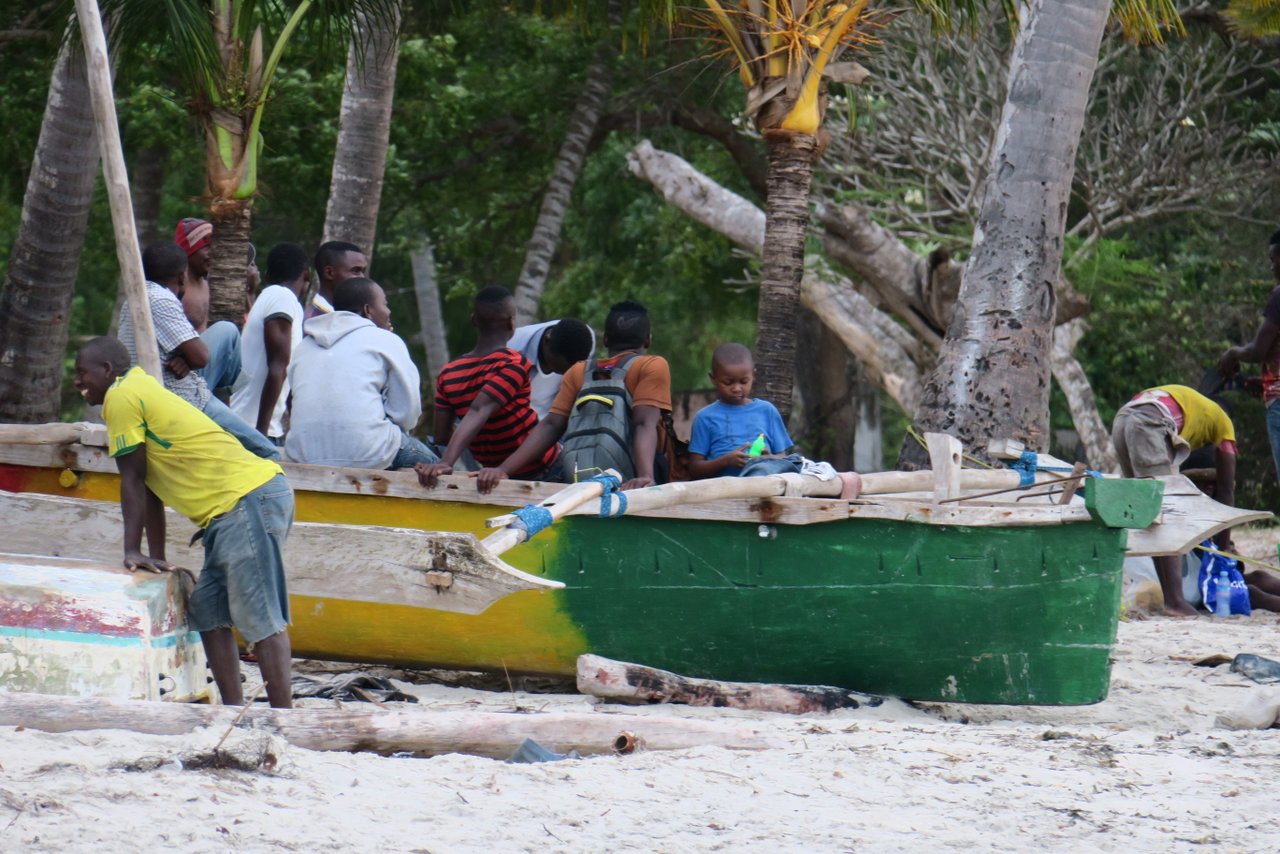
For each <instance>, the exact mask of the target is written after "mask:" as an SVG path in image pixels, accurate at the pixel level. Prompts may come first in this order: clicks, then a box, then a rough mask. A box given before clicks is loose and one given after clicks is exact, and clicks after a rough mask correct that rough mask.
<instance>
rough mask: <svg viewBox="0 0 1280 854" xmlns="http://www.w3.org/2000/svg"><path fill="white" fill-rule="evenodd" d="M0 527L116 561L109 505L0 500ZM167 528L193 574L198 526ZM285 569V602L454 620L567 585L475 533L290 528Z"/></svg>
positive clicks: (10, 544) (174, 552)
mask: <svg viewBox="0 0 1280 854" xmlns="http://www.w3.org/2000/svg"><path fill="white" fill-rule="evenodd" d="M0 518H4V520H5V525H6V530H5V532H4V534H3V535H0V547H3V548H5V549H7V550H10V551H24V552H37V553H38V552H48V551H51V550H52V551H56V552H57V553H58V554H59V555H63V556H67V557H77V558H88V559H93V560H102V561H104V562H114V561H115V560H117V559H118V557H119V554H120V541H121V534H122V531H123V525H122V522H121V516H120V507H119V505H118V504H115V503H114V502H106V501H86V500H83V499H75V498H60V497H53V496H45V495H34V494H31V493H18V494H13V493H3V492H0ZM166 520H167V523H166V526H165V528H166V533H167V535H168V545H167V549H168V551H167V556H168V558H169V560H170V561H171V562H173V563H176V564H179V565H181V566H187V567H190V568H192V569H197V568H198V567H199V566H200V565H201V563H202V562H203V556H202V554H201V553H200V551H199V549H198V548H197V547H194V546H191V545H189V544H188V543H189V541H190V538H191V534H192V533H194V531H195V526H194V525H192V524H191V522H190V521H188V520H187V519H185V518H183V517H181V516H179V515H178V514H176V513H174V512H173V511H168V513H167V515H166ZM285 568H286V573H287V578H288V582H289V592H290V594H291V595H295V596H310V597H315V598H320V599H337V600H346V601H356V602H372V603H395V604H398V605H408V606H413V607H419V608H432V609H435V610H438V611H452V612H455V613H460V614H479V613H481V612H483V611H484V610H485V609H487V608H488V607H489V606H490V605H492V604H493V603H494V602H496V601H497V600H499V599H501V598H502V597H504V596H507V595H508V594H511V593H515V592H517V591H521V590H551V589H558V588H560V587H563V586H564V585H563V584H562V583H561V582H559V581H550V580H548V579H544V578H538V577H537V576H535V575H530V574H529V573H527V572H521V571H520V570H518V569H516V568H515V567H512V566H510V565H508V564H507V563H505V562H504V561H502V560H501V559H499V558H498V557H496V556H494V555H492V554H490V553H489V552H488V551H487V550H486V549H484V548H483V547H481V545H480V542H479V541H478V540H477V539H476V537H475V536H474V535H473V534H460V533H446V532H431V533H427V532H424V531H414V530H408V529H403V528H383V527H376V526H371V525H333V524H322V523H318V522H297V523H295V524H294V526H293V530H292V532H291V533H290V536H289V541H288V544H287V546H286V547H285Z"/></svg>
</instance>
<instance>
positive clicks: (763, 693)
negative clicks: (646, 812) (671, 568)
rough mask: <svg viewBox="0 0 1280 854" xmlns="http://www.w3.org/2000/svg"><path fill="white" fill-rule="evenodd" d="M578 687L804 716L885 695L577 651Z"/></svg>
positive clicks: (612, 695) (636, 699)
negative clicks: (729, 676) (699, 674)
mask: <svg viewBox="0 0 1280 854" xmlns="http://www.w3.org/2000/svg"><path fill="white" fill-rule="evenodd" d="M578 690H579V691H581V692H582V693H583V694H590V695H591V696H593V697H600V698H602V699H605V700H613V701H615V702H620V703H681V704H684V705H688V706H716V707H718V708H727V709H751V710H754V711H761V712H785V713H787V714H792V715H803V714H806V713H808V712H830V711H834V710H835V709H856V708H859V707H861V706H873V707H874V706H878V705H880V704H881V703H882V702H884V699H883V698H882V697H876V696H874V695H871V694H860V693H858V692H857V691H849V690H846V689H844V688H832V687H829V686H825V685H765V684H761V683H757V682H718V681H716V680H714V679H693V678H690V677H687V676H679V675H677V674H675V673H671V672H669V671H666V670H658V669H657V668H655V667H645V666H644V665H642V664H628V663H627V662H625V661H614V660H613V659H610V658H601V657H600V656H598V655H580V656H578Z"/></svg>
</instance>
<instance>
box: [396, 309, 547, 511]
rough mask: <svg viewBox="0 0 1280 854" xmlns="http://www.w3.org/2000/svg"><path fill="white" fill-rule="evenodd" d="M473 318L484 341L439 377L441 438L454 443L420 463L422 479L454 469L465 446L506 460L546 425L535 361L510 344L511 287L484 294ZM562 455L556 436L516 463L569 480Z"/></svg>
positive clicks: (522, 470)
mask: <svg viewBox="0 0 1280 854" xmlns="http://www.w3.org/2000/svg"><path fill="white" fill-rule="evenodd" d="M471 325H472V326H474V327H475V328H476V346H475V347H474V348H473V349H472V350H471V352H470V353H467V354H465V355H463V356H460V357H459V358H457V359H454V360H453V361H452V362H450V363H449V364H447V365H445V366H444V368H443V369H441V371H440V376H439V378H438V379H437V380H436V424H435V428H436V429H435V438H436V442H448V445H447V446H446V447H445V450H444V453H443V454H442V455H441V457H440V461H439V462H438V463H433V464H420V465H418V466H417V471H418V480H419V481H420V482H421V483H422V485H423V486H426V487H428V488H431V487H434V486H435V485H436V482H437V479H438V478H439V477H440V475H442V474H451V473H452V472H453V467H454V465H455V464H456V463H457V462H458V460H459V459H460V458H461V457H462V452H463V451H465V450H470V451H471V454H472V456H474V457H475V458H476V461H477V462H478V463H480V465H482V466H496V465H500V464H501V463H503V461H505V460H507V459H508V458H509V457H511V456H512V454H513V452H515V451H516V450H517V449H518V448H520V447H521V444H522V443H523V442H524V441H525V440H526V439H527V438H528V436H529V434H530V433H531V432H532V431H533V429H534V428H535V427H536V426H538V416H537V415H536V414H535V413H534V411H533V409H532V407H531V406H530V405H529V376H530V373H531V372H532V371H533V364H532V363H531V362H530V361H529V360H528V359H527V358H525V357H524V356H523V355H521V354H520V353H519V352H517V351H515V350H512V349H511V348H509V347H508V346H507V341H508V340H509V339H510V338H511V334H512V332H514V331H515V328H516V301H515V299H514V298H513V297H512V296H511V292H510V291H508V290H507V289H506V288H503V287H499V286H496V285H495V286H492V287H487V288H484V289H483V290H481V291H480V292H479V293H478V294H476V298H475V304H474V307H473V308H472V311H471ZM455 425H456V426H455ZM559 459H560V446H559V445H557V444H556V443H555V442H554V441H553V442H550V443H549V444H547V445H544V446H543V447H542V448H541V449H540V450H539V452H538V453H537V454H529V455H528V457H527V459H524V460H523V461H522V462H521V463H520V464H519V465H518V466H516V467H513V468H512V469H511V470H510V476H511V477H514V478H517V479H519V480H552V481H558V480H563V479H564V477H563V475H562V474H561V471H560V468H559V466H558V463H559Z"/></svg>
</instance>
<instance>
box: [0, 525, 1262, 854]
mask: <svg viewBox="0 0 1280 854" xmlns="http://www.w3.org/2000/svg"><path fill="white" fill-rule="evenodd" d="M1266 536H1267V537H1268V538H1270V539H1269V542H1267V543H1264V544H1262V545H1257V546H1256V547H1254V548H1253V550H1254V551H1256V552H1257V553H1258V555H1257V556H1259V557H1262V556H1264V554H1270V555H1274V553H1275V549H1274V542H1275V538H1276V537H1277V536H1280V535H1278V534H1274V533H1268V534H1266ZM1237 541H1238V542H1239V541H1240V538H1239V537H1237ZM1238 652H1253V653H1257V654H1260V655H1263V656H1266V657H1268V658H1274V659H1280V620H1278V619H1277V617H1276V616H1275V615H1270V614H1262V615H1255V616H1254V617H1253V618H1250V619H1245V618H1231V619H1229V620H1226V621H1215V620H1212V619H1210V618H1207V617H1206V618H1202V619H1199V620H1191V621H1173V620H1167V619H1151V620H1146V621H1132V622H1126V623H1124V624H1122V625H1121V628H1120V638H1119V643H1118V645H1117V649H1116V654H1115V669H1114V671H1113V679H1112V688H1111V696H1110V698H1109V699H1108V700H1107V701H1106V702H1104V703H1100V704H1098V705H1096V706H1089V707H1075V708H1034V707H1000V706H964V705H946V706H942V705H937V706H928V707H926V708H923V709H917V708H912V707H910V706H907V705H905V704H902V703H899V702H897V701H890V702H888V703H886V704H885V705H884V706H882V707H880V708H878V709H859V710H854V711H846V712H840V713H836V714H832V715H807V716H801V717H791V716H785V715H776V714H765V713H744V712H734V711H725V710H712V709H689V708H682V707H645V708H640V709H626V708H620V707H617V706H608V707H607V708H610V709H614V710H619V709H620V710H622V711H629V712H636V713H639V714H652V715H663V716H671V717H687V718H696V719H702V720H724V721H738V722H741V721H743V720H744V719H745V720H750V721H751V722H752V723H753V724H754V725H756V726H760V727H763V728H765V729H766V730H768V731H770V732H771V733H773V734H775V735H776V736H777V737H778V738H779V739H781V740H782V742H783V743H784V744H785V747H781V748H777V749H771V750H766V751H761V752H755V753H750V752H730V751H726V750H722V749H719V748H715V747H705V748H698V749H694V750H687V751H674V752H657V751H653V752H646V753H641V754H636V755H632V756H617V757H615V756H608V757H595V758H589V759H580V760H565V761H558V762H550V763H545V764H539V765H518V764H509V763H505V762H500V761H495V760H491V759H481V758H476V757H470V756H459V755H450V756H441V757H437V758H432V759H412V758H404V759H397V758H383V757H379V756H373V755H367V754H364V755H356V754H344V753H321V752H314V751H310V750H305V749H301V748H297V747H293V746H291V745H288V744H286V743H283V742H280V741H273V742H268V741H265V739H266V736H263V735H260V734H253V733H241V732H239V731H237V732H236V733H235V734H233V735H232V737H231V739H229V743H232V742H238V749H240V750H245V749H249V750H253V749H257V750H263V751H265V750H270V751H271V752H273V753H274V754H275V755H276V756H277V757H278V759H279V762H278V764H277V766H276V767H275V768H274V770H271V771H262V770H257V771H250V772H246V771H229V770H221V771H208V770H200V771H197V770H190V769H183V768H180V767H179V766H178V764H177V763H175V762H174V760H175V759H178V760H181V758H182V757H183V756H184V755H186V756H190V755H192V754H197V753H199V752H201V751H207V750H208V749H209V748H210V747H212V745H213V744H214V743H215V742H216V741H217V739H218V738H219V737H221V735H222V732H221V731H217V732H212V731H206V732H199V733H195V734H192V735H188V736H144V735H137V734H133V733H127V732H120V731H98V732H81V733H71V734H61V735H51V734H46V733H40V732H34V731H31V730H22V731H14V730H11V729H8V730H5V731H0V851H15V852H16V851H98V850H107V851H132V850H144V849H145V850H153V849H155V848H157V847H159V846H164V847H165V848H169V849H173V850H181V851H225V850H245V851H259V850H279V849H284V850H297V851H316V850H321V851H323V850H361V851H380V850H382V851H440V852H443V851H501V852H506V851H539V852H556V851H593V852H598V851H716V850H723V851H744V850H745V851H799V850H804V851H855V850H857V851H922V850H934V849H944V850H954V849H966V850H977V851H1028V850H1049V851H1126V852H1127V851H1133V850H1141V851H1161V852H1166V851H1192V850H1196V851H1200V850H1204V846H1206V845H1207V846H1210V848H1209V850H1215V851H1275V850H1277V849H1278V848H1280V816H1278V815H1277V810H1276V805H1277V803H1278V802H1280V774H1278V773H1277V771H1280V761H1278V760H1280V730H1275V729H1272V730H1265V731H1232V730H1226V729H1221V728H1217V727H1215V725H1214V719H1215V716H1216V715H1218V714H1219V713H1222V712H1228V711H1232V710H1234V709H1237V708H1239V707H1241V706H1243V705H1244V704H1245V703H1246V702H1247V701H1248V700H1249V699H1250V698H1252V697H1257V696H1259V695H1260V694H1261V693H1270V692H1275V691H1277V690H1280V689H1277V688H1276V687H1274V686H1272V687H1266V686H1260V685H1256V684H1254V683H1251V682H1249V681H1248V680H1246V679H1244V678H1243V677H1240V676H1238V675H1237V674H1234V673H1230V672H1228V670H1227V668H1226V667H1225V666H1222V667H1218V668H1202V667H1195V666H1192V664H1191V663H1190V660H1189V659H1192V658H1198V657H1200V656H1204V655H1208V654H1211V653H1227V654H1232V655H1233V654H1235V653H1238ZM405 687H406V690H409V691H410V692H411V693H415V694H416V695H418V696H419V697H420V698H421V703H420V704H419V705H418V706H412V707H410V708H415V709H418V710H420V711H421V713H423V714H430V713H431V711H432V710H435V709H450V710H458V709H465V708H476V709H485V710H488V711H511V710H512V709H513V708H514V707H515V706H517V705H518V706H520V707H521V708H523V709H537V710H544V709H545V710H548V711H588V710H590V709H592V708H593V704H592V702H591V701H590V700H589V699H587V698H584V697H579V696H576V695H536V694H496V693H490V692H482V691H475V690H471V689H465V688H449V687H443V686H438V685H437V686H423V687H418V686H405ZM328 703H329V701H314V700H313V701H307V704H308V705H316V704H320V705H327V704H328ZM364 708H367V707H364ZM547 746H548V747H554V745H547ZM126 766H135V767H137V766H141V767H144V768H148V769H150V770H124V769H125V768H126Z"/></svg>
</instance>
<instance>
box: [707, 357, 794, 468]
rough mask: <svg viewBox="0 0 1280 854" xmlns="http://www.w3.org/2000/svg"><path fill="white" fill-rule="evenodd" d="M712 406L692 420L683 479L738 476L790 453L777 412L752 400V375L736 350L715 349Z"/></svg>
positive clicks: (751, 363)
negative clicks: (688, 476)
mask: <svg viewBox="0 0 1280 854" xmlns="http://www.w3.org/2000/svg"><path fill="white" fill-rule="evenodd" d="M707 376H709V377H710V378H711V382H712V385H713V386H714V387H715V391H716V400H715V401H714V402H713V403H711V404H710V405H708V406H704V407H703V408H702V409H700V410H698V412H697V414H696V415H694V416H693V430H692V433H691V434H690V437H689V473H690V474H691V475H692V476H693V477H694V478H695V479H699V478H704V477H716V476H723V475H738V474H741V473H742V470H743V468H744V467H745V466H747V465H750V464H751V463H753V462H757V461H760V460H764V459H769V458H775V459H777V458H782V457H785V456H786V455H787V454H788V453H790V451H791V448H792V445H793V444H794V443H793V442H792V441H791V436H790V435H789V434H788V433H787V427H786V425H785V424H783V423H782V416H781V415H780V414H779V413H778V409H777V407H775V406H774V405H773V404H772V403H770V402H769V401H767V400H761V399H760V398H753V397H752V396H751V386H752V385H753V384H754V383H755V379H756V369H755V363H754V361H753V360H752V358H751V351H750V350H748V349H747V348H746V347H745V346H743V345H742V344H721V345H720V346H719V347H717V348H716V349H715V352H714V353H712V354H711V372H710V373H709V374H708V375H707Z"/></svg>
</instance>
